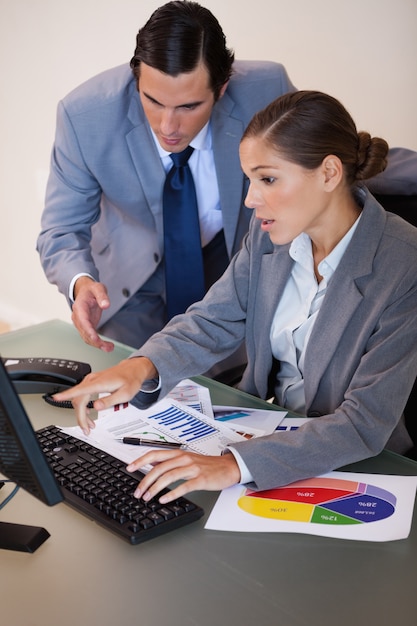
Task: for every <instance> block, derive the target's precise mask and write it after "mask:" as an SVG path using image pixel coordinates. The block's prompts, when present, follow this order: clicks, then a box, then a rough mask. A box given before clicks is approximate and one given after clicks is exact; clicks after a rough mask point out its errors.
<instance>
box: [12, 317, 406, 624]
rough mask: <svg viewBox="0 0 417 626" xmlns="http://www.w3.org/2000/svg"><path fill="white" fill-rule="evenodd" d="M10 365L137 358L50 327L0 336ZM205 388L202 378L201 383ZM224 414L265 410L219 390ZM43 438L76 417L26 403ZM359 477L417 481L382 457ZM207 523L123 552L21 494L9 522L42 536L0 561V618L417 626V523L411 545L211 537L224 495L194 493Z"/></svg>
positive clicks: (99, 531) (90, 526)
mask: <svg viewBox="0 0 417 626" xmlns="http://www.w3.org/2000/svg"><path fill="white" fill-rule="evenodd" d="M0 354H1V355H2V356H7V357H25V356H35V357H36V356H52V357H61V358H73V359H78V360H81V361H86V362H88V363H90V364H91V366H92V368H93V369H95V370H97V369H103V368H105V367H108V366H110V365H113V364H114V363H116V362H118V361H119V360H120V359H122V358H124V357H125V356H127V355H128V354H129V349H128V348H127V347H126V346H123V345H121V344H119V345H117V346H116V349H115V351H114V352H113V353H111V354H104V353H101V352H99V351H98V350H95V349H93V348H90V347H88V346H86V345H85V344H84V343H83V342H82V341H81V339H80V338H79V337H78V334H77V333H76V331H75V330H74V329H73V328H72V326H71V325H69V324H66V323H65V322H60V321H52V322H47V323H45V324H40V325H38V326H34V327H31V328H26V329H22V330H19V331H16V332H12V333H9V334H5V335H2V336H0ZM204 380H205V379H204ZM206 382H208V386H209V388H210V390H211V393H212V400H213V402H214V403H218V404H233V405H234V404H238V405H241V406H248V405H250V406H259V407H260V406H262V407H264V406H265V403H263V402H262V401H260V400H257V399H256V398H252V397H250V396H247V395H246V394H241V393H240V392H237V391H235V390H232V389H230V388H227V387H224V386H223V385H220V384H219V383H215V382H213V381H206ZM21 398H22V400H23V403H24V405H25V407H26V410H27V411H28V414H29V416H30V418H31V420H32V423H33V426H34V428H35V429H38V428H40V427H42V426H46V425H48V424H51V423H56V424H60V425H69V424H70V423H71V420H72V417H73V415H72V413H71V412H70V411H65V410H62V409H56V408H53V407H51V406H49V405H47V404H45V403H44V401H43V400H42V399H41V397H40V396H37V395H22V396H21ZM350 469H352V470H354V471H363V472H370V473H375V472H381V473H382V472H383V473H392V474H417V463H415V462H413V461H410V460H408V459H404V458H403V457H399V456H397V455H394V454H391V453H388V452H384V453H382V454H381V455H379V456H378V457H377V458H375V459H371V460H368V461H366V462H362V463H360V464H355V465H352V466H350ZM190 497H191V499H193V500H195V502H197V503H198V504H200V505H201V506H203V507H204V508H205V511H206V516H205V517H204V518H203V519H202V520H200V521H199V522H196V523H194V524H192V525H190V526H188V527H185V528H182V529H179V530H178V531H175V532H173V533H169V534H167V535H165V536H162V537H159V538H158V539H155V540H152V541H150V542H148V543H145V544H142V545H139V546H130V545H128V544H125V543H124V542H123V541H122V540H120V539H119V538H118V537H115V536H114V535H112V534H111V533H109V532H108V531H107V530H105V529H103V528H101V527H100V526H98V525H97V524H95V523H94V522H91V521H90V520H89V519H87V518H85V517H83V516H82V515H80V514H79V513H77V512H75V511H73V510H72V509H71V508H69V507H67V506H66V505H65V504H59V505H57V506H55V507H51V508H50V507H47V506H45V505H43V504H42V503H40V502H38V501H37V500H36V499H35V498H33V497H32V496H30V495H28V494H27V493H25V492H24V491H23V490H20V491H19V493H18V494H17V496H15V498H14V499H13V500H12V501H11V502H10V503H9V504H8V505H7V506H6V507H5V509H3V510H2V511H1V519H2V520H4V521H9V522H16V523H27V524H33V525H38V526H43V527H45V528H46V529H47V530H48V531H49V532H50V533H51V537H50V538H49V539H48V540H47V541H46V542H45V543H44V544H43V545H42V546H41V547H40V548H39V549H38V551H37V552H35V553H34V554H25V553H19V552H8V551H1V554H0V580H1V583H0V598H1V601H0V611H1V618H2V623H3V624H8V625H10V626H29V625H33V626H55V625H56V624H59V626H70V625H71V626H73V624H75V623H78V622H79V623H82V624H83V626H96V625H98V624H100V626H110V625H112V626H113V625H115V624H118V625H119V626H125V625H126V626H127V625H128V626H132V625H135V626H136V625H137V626H168V624H169V625H170V626H209V625H210V626H216V625H217V624H220V623H222V622H223V621H226V622H227V623H228V624H229V625H230V626H233V625H235V624H239V625H242V626H246V625H249V624H256V626H275V625H279V626H315V625H316V624H317V625H320V626H324V625H325V626H330V625H336V624H337V626H344V625H346V626H347V625H349V626H353V625H357V626H374V625H375V624H379V625H382V626H388V625H390V626H391V625H392V624H398V625H399V626H415V624H416V623H417V597H416V588H417V515H415V516H414V520H413V527H412V531H411V534H410V537H409V538H408V539H404V540H400V541H393V542H387V543H371V542H353V541H348V540H336V539H329V538H325V537H314V536H309V535H298V534H281V533H275V534H272V533H271V534H270V533H267V534H251V533H222V532H216V531H209V530H204V523H205V520H206V519H207V516H208V514H209V512H210V510H211V508H212V506H213V504H214V502H215V500H216V498H217V493H203V492H198V493H193V494H192V495H191V496H190Z"/></svg>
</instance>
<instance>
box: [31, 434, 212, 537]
mask: <svg viewBox="0 0 417 626" xmlns="http://www.w3.org/2000/svg"><path fill="white" fill-rule="evenodd" d="M36 435H37V437H38V441H39V443H40V446H41V448H42V450H43V452H44V454H45V455H46V457H47V459H48V461H49V464H50V466H51V468H52V470H53V472H54V474H55V477H56V479H57V481H58V483H59V484H60V486H61V489H62V493H63V496H64V500H65V502H66V503H67V504H69V505H71V506H72V507H74V508H75V509H77V511H80V512H81V513H84V514H85V515H87V516H88V517H90V518H91V519H93V520H94V521H96V522H98V523H100V524H102V525H103V526H105V527H106V528H108V529H109V530H112V531H113V532H115V533H116V534H118V535H119V536H120V537H122V538H124V539H126V540H127V541H129V542H130V543H132V544H138V543H142V542H144V541H147V540H148V539H153V538H154V537H158V536H159V535H162V534H164V533H167V532H169V531H171V530H175V529H176V528H179V527H180V526H184V525H185V524H189V523H191V522H194V521H196V520H198V519H199V518H200V517H201V516H202V515H203V514H204V511H203V509H202V508H201V507H199V506H197V505H196V504H194V503H193V502H191V501H190V500H188V499H187V498H178V499H177V500H175V501H173V502H170V503H169V504H165V505H163V504H160V503H159V502H158V501H157V500H152V501H150V502H144V501H143V500H138V499H137V498H134V497H133V493H134V491H135V489H136V487H137V484H138V482H139V481H140V480H141V479H142V478H143V476H144V475H143V474H142V473H141V472H134V473H129V472H127V471H126V469H125V467H126V463H123V461H120V460H119V459H116V458H115V457H113V456H111V455H109V454H107V453H106V452H103V451H102V450H99V449H98V448H95V447H93V446H91V445H89V444H87V443H84V442H83V441H81V440H80V439H76V438H75V437H72V436H70V435H67V434H66V433H63V432H62V431H61V430H59V428H57V427H56V426H47V427H46V428H42V429H41V430H38V431H37V433H36ZM166 491H168V490H165V492H166ZM158 497H159V496H158Z"/></svg>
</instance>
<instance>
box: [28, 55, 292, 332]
mask: <svg viewBox="0 0 417 626" xmlns="http://www.w3.org/2000/svg"><path fill="white" fill-rule="evenodd" d="M294 89H295V88H294V86H293V85H292V83H291V82H290V80H289V78H288V76H287V73H286V71H285V69H284V68H283V66H282V65H280V64H278V63H269V62H260V61H259V62H257V61H241V62H239V61H237V62H235V64H234V73H233V76H232V78H231V80H230V82H229V85H228V88H227V90H226V93H225V95H224V96H223V97H222V98H221V99H220V100H219V101H218V102H217V103H216V104H215V106H214V109H213V113H212V116H211V128H212V140H213V151H214V160H215V167H216V172H217V177H218V186H219V192H220V204H221V209H222V214H223V224H224V234H225V240H226V246H227V250H228V253H229V255H230V257H231V256H232V255H233V254H234V253H235V252H236V251H237V250H238V249H239V246H240V244H241V241H242V238H243V236H244V235H245V234H246V232H247V229H248V224H249V219H250V211H249V210H248V209H247V208H246V207H245V206H244V198H245V194H246V187H245V182H244V176H243V173H242V170H241V167H240V163H239V142H240V139H241V136H242V133H243V131H244V129H245V127H246V126H247V124H248V123H249V121H250V119H251V118H252V116H253V115H254V114H255V112H256V111H258V110H259V109H262V108H263V107H265V106H266V105H267V104H268V103H269V102H270V101H272V100H273V99H275V98H276V97H278V96H280V95H282V94H284V93H287V92H288V91H294ZM164 180H165V172H164V169H163V167H162V164H161V160H160V158H159V155H158V152H157V149H156V146H155V143H154V140H153V138H152V136H151V132H150V129H149V124H148V123H147V121H146V118H145V115H144V112H143V108H142V105H141V103H140V99H139V94H138V92H137V88H136V82H135V80H134V78H133V76H132V72H131V69H130V67H128V66H121V67H116V68H114V69H111V70H108V71H106V72H103V73H102V74H100V75H98V76H96V77H94V78H92V79H90V80H89V81H87V82H86V83H84V84H83V85H81V86H79V87H77V88H76V89H75V90H74V91H73V92H71V93H70V94H69V95H67V96H66V97H65V98H64V99H63V100H62V101H61V102H60V103H59V105H58V114H57V129H56V137H55V143H54V148H53V153H52V161H51V172H50V177H49V181H48V185H47V194H46V206H45V210H44V213H43V216H42V232H41V234H40V236H39V238H38V250H39V253H40V257H41V262H42V265H43V268H44V271H45V273H46V275H47V278H48V280H49V281H50V282H51V283H52V284H56V285H57V286H58V288H59V290H60V291H61V292H62V293H63V294H64V295H65V296H68V289H69V285H70V282H71V280H72V278H73V277H74V276H75V275H77V274H78V273H88V274H90V275H91V276H93V277H94V278H95V279H96V280H100V281H101V282H102V283H104V284H105V285H106V287H107V289H108V292H109V296H110V301H111V307H110V308H109V309H108V310H107V311H104V312H103V314H102V318H101V323H105V322H106V321H107V320H108V319H109V318H110V317H112V316H113V315H114V314H115V313H116V311H118V310H119V309H120V308H121V307H122V306H123V305H124V304H125V302H126V300H127V299H128V298H129V297H130V296H131V295H133V294H134V293H136V291H137V290H138V289H140V288H141V286H142V285H144V283H145V282H146V281H147V280H148V278H149V277H150V276H151V275H152V274H153V273H154V272H155V270H156V268H157V267H158V265H159V263H160V262H161V259H162V257H163V228H162V189H163V184H164Z"/></svg>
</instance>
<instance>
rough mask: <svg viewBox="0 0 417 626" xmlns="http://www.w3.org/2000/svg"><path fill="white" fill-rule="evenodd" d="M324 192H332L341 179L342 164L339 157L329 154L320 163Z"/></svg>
mask: <svg viewBox="0 0 417 626" xmlns="http://www.w3.org/2000/svg"><path fill="white" fill-rule="evenodd" d="M322 171H323V175H324V184H325V188H326V191H333V189H335V188H336V187H337V185H338V184H339V183H340V181H341V180H342V178H343V173H344V170H343V164H342V161H341V160H340V159H339V157H337V156H335V155H334V154H329V155H328V156H327V157H326V158H325V159H323V163H322Z"/></svg>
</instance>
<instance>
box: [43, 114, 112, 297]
mask: <svg viewBox="0 0 417 626" xmlns="http://www.w3.org/2000/svg"><path fill="white" fill-rule="evenodd" d="M100 197H101V188H100V185H99V184H98V182H97V180H96V179H95V178H94V176H93V175H92V174H91V172H90V171H89V170H88V168H87V166H86V164H85V163H84V160H83V156H82V153H81V150H80V148H79V144H78V140H77V136H76V134H75V132H74V129H73V126H72V124H71V120H70V119H69V117H68V115H67V112H66V110H65V107H64V104H63V103H62V102H61V103H60V104H59V105H58V113H57V129H56V137H55V143H54V147H53V151H52V156H51V169H50V174H49V179H48V184H47V190H46V202H45V209H44V212H43V215H42V220H41V233H40V235H39V237H38V241H37V249H38V251H39V254H40V258H41V263H42V266H43V269H44V271H45V274H46V276H47V278H48V280H49V281H50V282H51V283H53V284H56V285H57V286H58V289H59V290H60V291H61V292H62V293H63V294H64V295H65V296H68V287H69V284H70V282H71V280H72V278H73V277H74V276H75V275H76V274H78V273H81V272H86V273H88V274H90V275H91V276H93V278H95V279H98V272H97V269H96V267H95V264H94V261H93V258H92V255H91V250H90V241H91V227H92V225H93V224H94V223H95V222H96V221H97V220H98V218H99V215H100Z"/></svg>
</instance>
